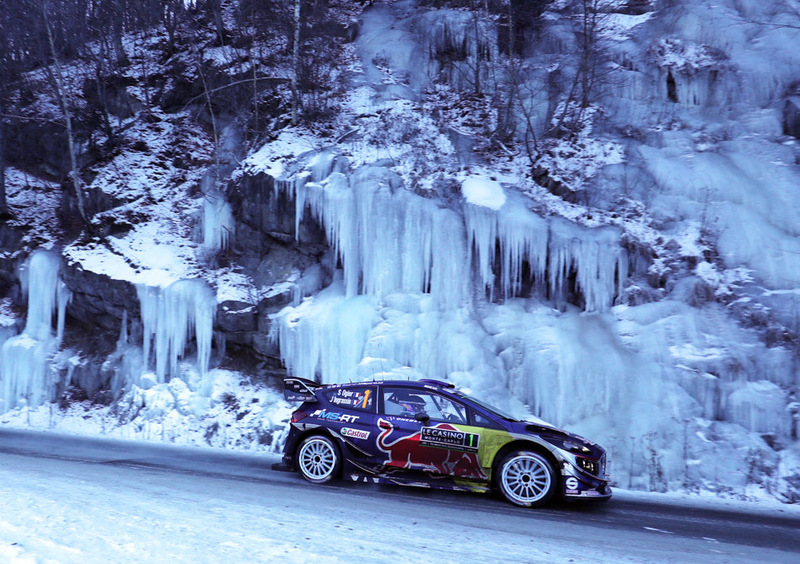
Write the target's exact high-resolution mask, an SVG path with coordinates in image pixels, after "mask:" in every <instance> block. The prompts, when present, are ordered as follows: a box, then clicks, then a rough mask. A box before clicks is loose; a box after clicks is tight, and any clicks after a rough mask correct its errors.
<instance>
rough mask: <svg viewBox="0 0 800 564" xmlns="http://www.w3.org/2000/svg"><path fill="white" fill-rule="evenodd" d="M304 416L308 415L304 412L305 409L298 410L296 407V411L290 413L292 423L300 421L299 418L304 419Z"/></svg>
mask: <svg viewBox="0 0 800 564" xmlns="http://www.w3.org/2000/svg"><path fill="white" fill-rule="evenodd" d="M306 417H308V413H306V412H305V411H300V410H299V409H298V410H297V411H295V412H294V413H292V423H297V422H298V421H300V420H301V419H305V418H306Z"/></svg>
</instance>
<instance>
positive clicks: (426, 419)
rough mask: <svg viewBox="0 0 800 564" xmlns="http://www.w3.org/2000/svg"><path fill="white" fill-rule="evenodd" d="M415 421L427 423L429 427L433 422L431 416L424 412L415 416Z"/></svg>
mask: <svg viewBox="0 0 800 564" xmlns="http://www.w3.org/2000/svg"><path fill="white" fill-rule="evenodd" d="M414 419H416V420H417V421H420V422H422V423H425V424H426V425H427V424H428V422H429V421H430V420H431V416H430V415H428V414H427V413H425V412H424V411H423V412H420V413H416V414H414Z"/></svg>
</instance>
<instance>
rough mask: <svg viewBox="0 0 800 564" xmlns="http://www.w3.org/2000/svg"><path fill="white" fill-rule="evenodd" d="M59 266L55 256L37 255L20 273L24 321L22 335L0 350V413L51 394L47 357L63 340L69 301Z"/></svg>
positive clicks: (52, 380)
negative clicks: (24, 296)
mask: <svg viewBox="0 0 800 564" xmlns="http://www.w3.org/2000/svg"><path fill="white" fill-rule="evenodd" d="M59 264H60V259H59V256H58V255H57V254H55V253H52V252H48V251H37V252H35V253H33V254H32V255H31V257H30V259H29V260H28V263H27V266H26V267H25V271H23V272H22V276H21V279H22V282H23V290H27V296H28V317H27V320H26V322H25V329H24V330H23V332H22V333H21V334H20V335H17V336H15V337H11V338H10V339H8V340H6V341H5V342H4V343H3V346H2V350H0V382H2V388H0V412H3V411H8V410H9V409H13V408H14V407H17V406H19V405H31V406H33V405H40V404H41V403H43V402H45V401H47V400H48V399H50V398H51V397H52V395H53V394H54V393H55V386H56V384H57V381H56V377H55V375H54V374H53V372H52V371H51V369H50V357H51V356H52V355H53V354H54V352H55V350H56V349H57V347H58V344H59V343H60V342H61V339H62V338H63V335H64V318H65V311H66V307H67V304H68V303H69V300H70V293H69V290H67V288H66V286H65V285H64V283H63V282H62V281H61V279H60V278H59V275H58V273H59ZM54 316H55V318H56V331H55V333H54V332H53V317H54Z"/></svg>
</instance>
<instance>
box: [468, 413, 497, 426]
mask: <svg viewBox="0 0 800 564" xmlns="http://www.w3.org/2000/svg"><path fill="white" fill-rule="evenodd" d="M470 414H471V415H472V424H473V425H475V426H476V427H490V428H492V429H498V428H499V427H498V426H497V423H495V422H494V421H492V420H491V419H489V418H488V417H486V416H485V415H481V414H480V413H478V412H477V411H475V410H474V409H471V410H470Z"/></svg>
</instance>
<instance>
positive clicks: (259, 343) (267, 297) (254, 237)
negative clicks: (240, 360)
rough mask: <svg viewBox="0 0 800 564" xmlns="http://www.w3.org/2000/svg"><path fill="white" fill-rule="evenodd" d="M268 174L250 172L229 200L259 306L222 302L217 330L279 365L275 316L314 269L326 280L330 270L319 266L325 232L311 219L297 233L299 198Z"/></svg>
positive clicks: (236, 247)
mask: <svg viewBox="0 0 800 564" xmlns="http://www.w3.org/2000/svg"><path fill="white" fill-rule="evenodd" d="M275 182H276V181H275V179H274V178H273V177H272V176H270V175H268V174H265V173H258V174H255V175H247V176H243V177H241V178H240V179H239V180H238V181H237V182H235V183H233V184H232V185H230V186H229V187H228V194H227V198H228V200H229V202H230V204H231V208H232V211H233V216H234V217H235V218H236V236H235V241H234V244H233V251H234V253H235V254H236V255H237V263H238V264H239V265H240V266H241V267H242V268H243V270H244V272H245V273H247V274H248V275H250V277H251V278H252V280H253V282H254V284H255V286H256V288H259V289H261V290H260V291H259V296H258V298H257V303H256V305H253V304H248V303H243V302H233V301H229V302H223V303H221V304H220V307H219V308H218V310H217V324H216V327H215V330H216V331H217V332H218V333H219V334H221V335H223V336H224V338H225V342H226V344H228V345H234V346H240V347H245V348H246V351H245V353H248V354H249V353H252V354H253V355H255V356H256V357H257V358H259V359H260V360H262V361H266V362H267V364H274V365H275V366H280V351H279V349H278V344H277V342H276V341H275V340H273V339H272V338H271V337H270V329H271V324H270V315H271V314H273V313H276V312H278V311H280V310H281V309H282V308H283V307H284V306H286V305H288V304H290V303H292V301H293V299H294V298H295V296H296V295H298V294H302V293H303V292H302V290H301V289H300V287H301V286H302V284H303V280H304V279H307V278H308V277H306V276H305V273H306V272H309V271H312V272H313V273H314V274H313V277H314V278H315V279H318V280H319V281H321V282H323V283H327V282H328V281H329V279H330V273H329V272H327V271H326V270H325V269H321V268H320V267H319V266H318V265H319V263H320V260H321V257H322V256H323V254H324V253H325V252H326V251H327V245H326V241H325V234H324V232H323V231H322V229H321V228H320V226H319V225H317V224H316V223H315V222H313V221H312V220H310V219H308V218H304V219H303V220H302V221H300V223H299V226H300V234H299V237H298V236H296V233H295V231H296V229H295V213H294V199H293V198H292V197H291V196H290V195H289V194H288V193H286V192H283V191H280V190H276V188H275Z"/></svg>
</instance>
